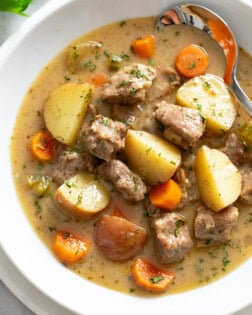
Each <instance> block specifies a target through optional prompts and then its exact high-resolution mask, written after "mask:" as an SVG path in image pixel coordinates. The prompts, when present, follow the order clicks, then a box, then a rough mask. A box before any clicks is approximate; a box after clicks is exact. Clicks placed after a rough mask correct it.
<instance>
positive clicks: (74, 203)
mask: <svg viewBox="0 0 252 315" xmlns="http://www.w3.org/2000/svg"><path fill="white" fill-rule="evenodd" d="M54 200H55V202H56V203H57V205H58V206H59V208H61V209H62V210H64V211H65V212H67V213H69V214H70V215H73V216H75V217H92V216H94V215H96V214H97V213H99V212H100V211H101V210H103V209H104V208H105V207H106V206H107V205H108V204H109V202H110V194H109V192H108V191H107V189H106V188H105V186H104V185H103V184H102V183H101V182H100V181H99V180H98V179H96V178H95V176H94V175H93V174H91V173H89V172H83V173H80V174H78V175H76V176H74V177H72V178H70V179H69V180H66V181H65V182H64V184H62V185H61V186H60V187H59V188H58V189H57V191H56V193H55V195H54Z"/></svg>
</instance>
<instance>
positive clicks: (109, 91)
mask: <svg viewBox="0 0 252 315" xmlns="http://www.w3.org/2000/svg"><path fill="white" fill-rule="evenodd" d="M155 76H156V70H155V69H154V68H152V67H150V66H146V65H143V64H140V63H135V64H132V65H130V66H126V67H124V68H123V69H122V70H120V71H118V72H116V73H115V74H114V75H112V76H111V78H110V80H109V82H107V83H105V84H104V85H103V89H102V91H101V98H102V99H103V100H104V101H108V102H110V103H123V104H137V103H140V102H142V101H144V100H145V94H146V91H147V90H148V89H149V88H150V86H151V84H152V81H153V79H154V78H155Z"/></svg>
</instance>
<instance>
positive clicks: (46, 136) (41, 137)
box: [31, 130, 54, 162]
mask: <svg viewBox="0 0 252 315" xmlns="http://www.w3.org/2000/svg"><path fill="white" fill-rule="evenodd" d="M31 152H32V154H33V155H34V157H35V158H37V159H38V160H39V161H42V162H47V161H51V160H52V159H53V158H54V140H53V137H52V135H51V134H50V133H49V132H48V131H46V130H41V131H39V132H37V133H36V134H35V135H34V136H33V137H32V140H31Z"/></svg>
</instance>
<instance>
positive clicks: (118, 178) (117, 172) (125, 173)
mask: <svg viewBox="0 0 252 315" xmlns="http://www.w3.org/2000/svg"><path fill="white" fill-rule="evenodd" d="M97 172H98V174H99V176H101V177H102V178H104V179H107V180H109V181H111V182H112V183H113V184H114V186H115V188H116V189H117V190H118V191H119V192H120V193H121V194H122V196H123V198H125V199H127V200H130V201H133V202H135V201H140V200H142V199H144V196H145V194H146V192H147V188H146V186H145V184H144V182H143V181H142V179H141V178H140V177H139V176H138V175H137V174H135V173H133V172H132V171H131V170H130V169H129V168H128V167H127V166H126V165H125V164H124V163H123V162H121V161H120V160H110V161H108V162H105V163H103V164H101V165H100V166H99V167H98V168H97Z"/></svg>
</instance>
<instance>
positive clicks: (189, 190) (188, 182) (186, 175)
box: [173, 167, 200, 209]
mask: <svg viewBox="0 0 252 315" xmlns="http://www.w3.org/2000/svg"><path fill="white" fill-rule="evenodd" d="M173 179H174V180H175V181H176V182H177V183H178V184H179V186H180V188H181V190H182V198H181V200H180V203H179V205H178V206H177V209H182V208H184V207H185V206H187V205H188V204H189V203H190V202H193V201H197V200H199V199H200V195H199V190H198V186H197V181H196V176H195V173H194V171H192V170H185V169H183V168H182V167H180V168H178V170H177V171H176V173H175V174H174V176H173Z"/></svg>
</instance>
